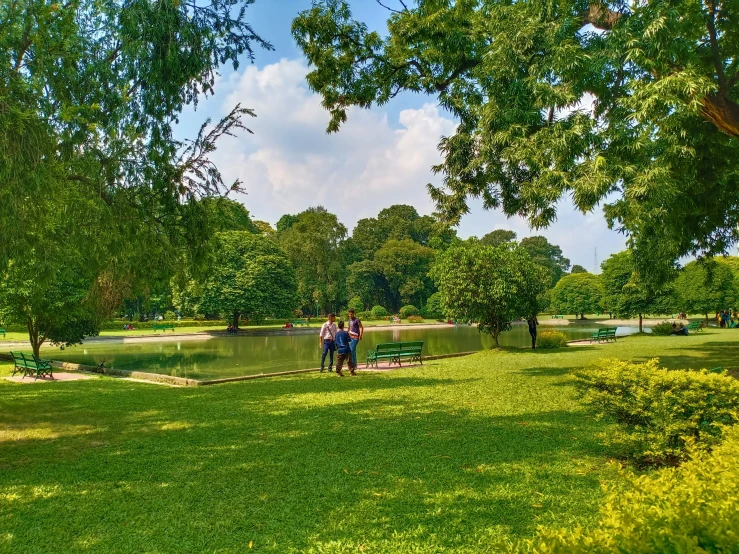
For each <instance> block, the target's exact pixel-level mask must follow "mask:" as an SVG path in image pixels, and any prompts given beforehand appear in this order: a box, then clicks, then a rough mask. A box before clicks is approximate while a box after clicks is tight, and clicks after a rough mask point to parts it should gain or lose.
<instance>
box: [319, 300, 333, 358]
mask: <svg viewBox="0 0 739 554" xmlns="http://www.w3.org/2000/svg"><path fill="white" fill-rule="evenodd" d="M335 320H336V314H333V313H331V314H328V321H326V322H325V323H324V324H323V325H321V334H320V336H319V338H318V343H319V344H320V345H321V348H322V350H323V354H322V355H321V372H323V370H324V368H325V363H326V354H327V353H328V354H329V359H328V370H329V371H333V370H334V369H333V368H334V351H335V350H336V323H334V321H335Z"/></svg>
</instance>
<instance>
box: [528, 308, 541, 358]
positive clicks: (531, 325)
mask: <svg viewBox="0 0 739 554" xmlns="http://www.w3.org/2000/svg"><path fill="white" fill-rule="evenodd" d="M526 323H528V324H529V335H531V348H532V350H533V349H535V348H536V326H537V325H539V320H538V319H536V316H535V315H533V316H531V317H530V318H528V319H527V320H526Z"/></svg>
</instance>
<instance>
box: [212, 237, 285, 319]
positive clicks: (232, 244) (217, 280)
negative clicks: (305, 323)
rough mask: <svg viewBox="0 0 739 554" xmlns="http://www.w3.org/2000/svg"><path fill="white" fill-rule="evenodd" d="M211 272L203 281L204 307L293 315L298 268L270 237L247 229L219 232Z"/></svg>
mask: <svg viewBox="0 0 739 554" xmlns="http://www.w3.org/2000/svg"><path fill="white" fill-rule="evenodd" d="M216 242H217V247H216V248H215V249H214V251H213V259H212V263H211V268H210V271H209V272H208V276H207V278H206V279H205V281H204V282H203V283H202V287H201V290H202V300H201V306H202V309H203V310H204V311H206V312H208V313H221V314H229V315H230V316H231V317H232V318H233V325H234V326H235V327H238V326H239V318H240V317H241V316H247V317H256V318H263V317H265V316H271V315H275V316H284V315H287V314H290V313H291V312H292V311H293V310H294V309H295V307H296V305H297V296H296V291H297V284H296V281H295V270H294V269H293V267H292V265H291V264H290V262H289V260H288V259H287V256H286V255H285V253H284V252H283V251H282V250H281V249H280V247H279V246H277V244H276V243H274V242H273V241H272V240H270V239H269V238H266V237H263V236H260V235H256V234H253V233H249V232H246V231H232V232H226V233H218V235H217V236H216Z"/></svg>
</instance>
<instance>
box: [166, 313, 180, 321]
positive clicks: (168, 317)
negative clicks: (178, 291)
mask: <svg viewBox="0 0 739 554" xmlns="http://www.w3.org/2000/svg"><path fill="white" fill-rule="evenodd" d="M164 319H166V320H167V321H174V320H176V319H177V314H176V313H174V312H173V311H172V310H167V311H166V312H164Z"/></svg>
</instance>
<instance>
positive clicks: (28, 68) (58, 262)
mask: <svg viewBox="0 0 739 554" xmlns="http://www.w3.org/2000/svg"><path fill="white" fill-rule="evenodd" d="M252 1H253V0H213V1H211V2H208V3H193V2H180V1H178V0H160V1H157V2H148V1H131V2H122V1H116V0H111V1H103V2H100V1H96V0H78V1H74V2H67V3H58V2H51V1H46V0H21V1H12V2H0V21H2V25H0V145H2V146H1V147H0V182H1V183H2V186H0V228H2V235H3V240H2V241H0V272H4V271H6V270H8V271H11V272H15V271H17V270H18V268H21V267H28V268H29V270H28V272H27V273H26V275H25V276H26V277H30V278H33V279H34V283H33V287H32V288H27V287H25V288H23V290H28V291H31V294H32V296H33V297H34V298H35V299H44V300H43V301H39V302H36V301H34V302H33V306H35V307H34V308H33V310H39V309H47V308H43V307H44V306H48V310H50V311H49V313H47V314H42V313H36V315H34V316H33V317H34V318H35V319H36V320H37V321H39V322H46V323H42V324H41V326H40V327H39V328H37V330H36V331H34V330H32V329H31V328H29V333H30V335H31V340H32V342H36V339H34V334H35V333H36V332H37V333H38V334H39V335H40V336H42V337H46V338H48V339H50V340H53V339H54V336H52V335H53V331H52V329H55V328H56V327H57V323H53V324H50V323H49V322H50V321H52V320H53V321H55V322H56V321H59V320H58V318H57V317H56V314H55V313H52V312H54V311H56V310H57V307H58V306H60V304H59V303H58V302H55V301H53V299H54V298H57V296H58V294H57V293H58V291H60V290H67V287H68V286H70V282H72V283H73V284H74V288H75V291H76V292H75V293H74V294H72V295H70V298H76V299H80V298H83V299H85V300H84V302H82V300H80V304H79V305H80V306H83V305H84V306H86V307H87V308H89V311H87V312H86V314H85V315H84V317H83V315H82V314H78V316H79V317H78V319H79V320H80V321H81V320H82V319H84V320H85V321H88V322H95V321H97V320H98V319H99V316H100V315H102V313H103V312H101V311H100V310H103V309H104V308H107V307H110V306H111V305H113V306H117V305H120V300H121V298H120V295H121V294H123V293H124V292H125V290H126V288H127V287H132V288H142V287H143V285H144V284H145V283H147V282H149V281H151V280H158V281H161V282H165V283H166V278H164V277H165V275H166V274H167V273H168V272H169V271H172V270H173V269H174V268H177V267H182V266H183V265H187V264H189V263H190V262H191V261H198V260H202V257H203V254H204V253H205V251H206V249H203V248H201V245H204V244H205V243H207V237H208V235H209V233H210V228H209V227H208V225H207V222H208V221H209V213H208V212H209V210H208V207H207V205H205V204H203V203H202V202H201V201H200V200H201V199H202V198H205V197H212V196H220V195H223V194H224V193H226V192H228V191H229V190H233V189H235V188H238V187H239V183H238V182H237V183H233V184H227V183H224V181H223V178H222V175H221V173H220V172H219V171H218V168H217V167H216V166H215V165H214V163H213V162H212V160H211V158H210V155H211V154H212V152H213V150H214V149H215V145H216V142H217V140H218V138H219V137H221V136H224V135H231V134H234V133H235V132H236V131H238V130H239V129H245V127H244V126H243V124H242V122H241V119H242V118H243V117H244V116H247V115H254V114H253V113H252V112H251V111H250V110H247V109H244V108H241V107H240V106H236V107H235V108H234V109H233V110H232V111H231V112H230V113H229V114H228V115H227V116H226V117H225V118H224V119H222V120H221V121H220V122H218V123H216V124H215V125H213V126H211V125H210V124H209V122H206V123H205V124H204V125H203V127H202V128H201V130H200V133H199V134H198V135H197V137H194V138H193V139H188V140H184V141H183V140H177V139H176V138H175V137H174V134H173V130H172V129H173V125H174V124H175V123H176V122H177V120H178V118H179V116H180V115H181V113H182V112H183V110H184V109H185V107H186V106H187V105H195V104H196V103H197V101H198V99H199V98H201V97H202V96H203V95H205V94H210V93H211V92H212V91H213V86H214V83H215V77H216V73H217V70H218V68H219V66H221V65H222V64H224V63H226V62H231V63H232V64H233V65H234V66H236V65H237V62H238V59H239V56H240V55H242V54H244V53H246V54H248V55H251V53H252V46H253V45H254V44H262V45H263V46H269V45H267V44H266V43H264V41H262V40H261V39H260V38H259V37H258V36H257V35H255V34H254V32H253V31H252V29H251V28H250V27H249V25H248V24H247V22H246V18H245V8H246V7H247V6H248V5H249V4H251V3H252ZM31 261H32V263H31ZM72 274H74V275H75V278H74V279H72V281H70V280H69V279H68V278H67V277H68V276H69V275H72ZM85 287H86V290H85V294H84V295H83V294H82V292H80V291H81V290H82V289H84V288H85ZM7 292H8V289H7V288H6V290H5V292H4V293H3V294H6V293H7ZM10 292H11V293H12V292H13V291H10ZM78 293H79V294H78ZM6 300H7V298H6ZM4 302H5V303H6V304H7V302H6V301H4ZM29 306H30V304H29ZM30 309H31V308H29V310H30ZM26 311H27V312H28V310H26ZM29 313H30V312H29ZM68 313H72V310H68ZM50 325H51V326H50ZM67 326H69V325H67ZM46 329H49V331H48V332H47V331H46ZM87 331H91V332H94V329H87ZM34 350H36V345H35V344H34Z"/></svg>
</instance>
